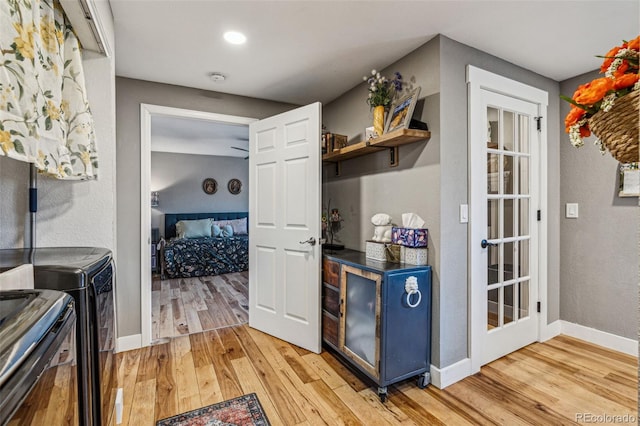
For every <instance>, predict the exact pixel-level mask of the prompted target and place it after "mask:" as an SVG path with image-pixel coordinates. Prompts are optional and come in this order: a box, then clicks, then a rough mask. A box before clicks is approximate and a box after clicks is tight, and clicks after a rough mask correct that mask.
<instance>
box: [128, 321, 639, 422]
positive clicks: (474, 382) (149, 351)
mask: <svg viewBox="0 0 640 426" xmlns="http://www.w3.org/2000/svg"><path fill="white" fill-rule="evenodd" d="M117 362H118V377H119V380H120V386H121V387H124V396H125V400H124V422H123V424H124V425H136V426H137V425H154V424H155V421H157V420H159V419H161V418H166V417H169V416H173V415H176V414H179V413H182V412H185V411H189V410H192V409H196V408H200V407H203V406H206V405H209V404H213V403H216V402H220V401H223V400H226V399H229V398H234V397H237V396H240V395H242V394H246V393H250V392H255V393H256V394H257V395H258V398H259V400H260V403H261V404H262V406H263V408H264V410H265V412H266V414H267V416H268V418H269V420H270V422H271V424H272V425H367V426H368V425H569V424H578V423H584V424H586V423H588V422H589V421H588V420H587V417H586V416H587V415H589V414H592V415H603V414H607V415H610V416H615V415H620V416H625V415H627V416H634V419H633V423H635V421H636V420H635V416H637V383H638V380H637V365H638V364H637V358H635V357H631V356H628V355H624V354H621V353H618V352H613V351H610V350H607V349H604V348H601V347H598V346H595V345H591V344H589V343H585V342H582V341H580V340H577V339H573V338H569V337H565V336H559V337H556V338H554V339H552V340H550V341H548V342H545V343H534V344H532V345H529V346H527V347H526V348H523V349H521V350H520V351H517V352H515V353H513V354H510V355H507V356H505V357H503V358H501V359H499V360H497V361H495V362H493V363H491V364H488V365H487V366H485V367H483V368H482V370H481V372H480V373H478V374H476V375H474V376H471V377H468V378H466V379H464V380H462V381H460V382H458V383H456V384H454V385H451V386H449V387H448V388H446V389H445V390H439V389H437V388H435V387H434V386H429V387H428V388H426V389H419V388H418V387H417V386H416V384H415V380H409V381H405V382H401V383H399V384H397V385H394V386H390V387H389V399H388V400H387V402H385V403H384V404H383V403H381V402H380V399H379V398H378V396H377V393H376V388H375V387H373V386H371V384H370V383H368V382H364V381H363V380H361V378H360V377H358V376H356V375H354V374H353V373H352V372H351V371H350V370H348V369H346V368H345V367H344V366H343V365H342V364H341V363H340V362H339V361H338V360H337V359H336V358H335V357H334V355H332V354H331V353H328V352H323V353H322V354H320V355H317V354H314V353H311V352H307V351H305V350H303V349H300V348H297V347H295V346H292V345H290V344H288V343H286V342H283V341H281V340H278V339H275V338H273V337H271V336H268V335H266V334H263V333H261V332H259V331H256V330H254V329H251V328H249V327H248V326H247V325H239V326H233V327H228V328H219V329H216V330H209V331H204V332H201V333H196V334H191V335H188V336H186V335H185V336H179V337H176V338H174V339H171V340H169V341H168V342H167V343H163V344H158V345H155V346H151V347H148V348H142V349H139V350H134V351H129V352H124V353H121V354H118V358H117ZM580 416H582V417H580Z"/></svg>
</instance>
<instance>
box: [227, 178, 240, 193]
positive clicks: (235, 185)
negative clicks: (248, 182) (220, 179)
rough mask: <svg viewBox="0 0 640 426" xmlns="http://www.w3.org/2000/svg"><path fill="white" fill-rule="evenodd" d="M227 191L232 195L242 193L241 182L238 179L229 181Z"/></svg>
mask: <svg viewBox="0 0 640 426" xmlns="http://www.w3.org/2000/svg"><path fill="white" fill-rule="evenodd" d="M227 189H229V192H230V193H232V194H233V195H238V194H239V193H240V191H242V182H240V179H231V180H230V181H229V183H228V184H227Z"/></svg>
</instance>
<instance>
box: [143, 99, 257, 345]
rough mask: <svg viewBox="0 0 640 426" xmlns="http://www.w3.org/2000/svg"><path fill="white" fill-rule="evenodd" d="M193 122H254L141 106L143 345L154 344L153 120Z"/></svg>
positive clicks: (249, 119)
mask: <svg viewBox="0 0 640 426" xmlns="http://www.w3.org/2000/svg"><path fill="white" fill-rule="evenodd" d="M158 116H167V117H181V118H192V119H198V120H207V121H215V122H218V123H225V124H246V125H249V124H251V123H253V122H254V121H257V119H255V118H250V117H240V116H235V115H226V114H216V113H212V112H203V111H194V110H189V109H182V108H173V107H167V106H160V105H151V104H140V326H141V330H140V332H141V344H142V346H143V347H144V346H149V345H150V344H151V338H152V336H151V324H152V321H151V118H152V117H158Z"/></svg>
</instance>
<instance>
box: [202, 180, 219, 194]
mask: <svg viewBox="0 0 640 426" xmlns="http://www.w3.org/2000/svg"><path fill="white" fill-rule="evenodd" d="M202 190H203V191H204V192H205V193H207V194H209V195H211V194H215V193H216V191H217V190H218V182H216V180H215V179H212V178H207V179H205V180H203V181H202Z"/></svg>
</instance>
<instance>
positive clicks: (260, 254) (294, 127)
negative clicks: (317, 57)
mask: <svg viewBox="0 0 640 426" xmlns="http://www.w3.org/2000/svg"><path fill="white" fill-rule="evenodd" d="M321 111H322V109H321V104H320V103H314V104H311V105H307V106H305V107H302V108H298V109H295V110H293V111H288V112H285V113H283V114H279V115H276V116H274V117H270V118H267V119H264V120H260V121H258V122H255V123H252V124H251V125H250V126H249V131H250V141H249V149H250V154H249V181H250V194H249V211H250V212H251V214H250V215H249V235H250V247H249V303H250V309H249V325H250V326H251V327H254V328H256V329H258V330H260V331H264V332H265V333H268V334H271V335H273V336H275V337H278V338H280V339H282V340H286V341H287V342H290V343H293V344H295V345H297V346H300V347H303V348H305V349H308V350H310V351H313V352H316V353H320V350H321V334H320V294H321V293H320V291H321V287H320V261H321V257H322V249H321V246H320V244H319V238H320V233H321V231H320V210H321V183H322V182H321V177H322V176H321V162H320V131H321V128H320V126H321V125H320V123H321V122H322V121H321Z"/></svg>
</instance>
